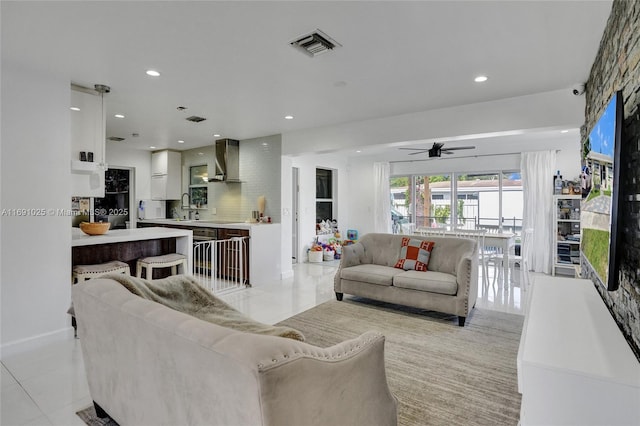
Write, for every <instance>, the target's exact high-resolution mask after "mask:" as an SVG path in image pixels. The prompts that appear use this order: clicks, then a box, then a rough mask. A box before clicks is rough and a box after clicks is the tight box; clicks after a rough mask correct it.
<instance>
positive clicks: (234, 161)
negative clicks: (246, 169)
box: [209, 139, 240, 183]
mask: <svg viewBox="0 0 640 426" xmlns="http://www.w3.org/2000/svg"><path fill="white" fill-rule="evenodd" d="M215 160H216V170H215V174H214V175H213V177H210V178H209V182H228V183H240V142H239V141H237V140H234V139H218V140H217V141H216V158H215Z"/></svg>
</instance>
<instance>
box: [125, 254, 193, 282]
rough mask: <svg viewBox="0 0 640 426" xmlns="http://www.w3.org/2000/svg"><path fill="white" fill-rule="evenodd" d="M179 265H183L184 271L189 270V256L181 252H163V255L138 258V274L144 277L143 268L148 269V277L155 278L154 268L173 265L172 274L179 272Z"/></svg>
mask: <svg viewBox="0 0 640 426" xmlns="http://www.w3.org/2000/svg"><path fill="white" fill-rule="evenodd" d="M178 265H182V273H183V274H185V273H186V272H187V256H185V255H184V254H180V253H170V254H163V255H162V256H149V257H143V258H142V259H138V263H137V265H136V276H137V277H138V278H142V268H145V269H146V278H147V279H148V280H152V279H153V268H169V267H171V275H177V274H178Z"/></svg>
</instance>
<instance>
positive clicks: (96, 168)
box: [69, 88, 106, 197]
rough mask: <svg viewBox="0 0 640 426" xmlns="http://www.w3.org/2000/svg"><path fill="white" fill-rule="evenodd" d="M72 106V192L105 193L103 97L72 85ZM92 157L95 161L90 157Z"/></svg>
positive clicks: (86, 195)
mask: <svg viewBox="0 0 640 426" xmlns="http://www.w3.org/2000/svg"><path fill="white" fill-rule="evenodd" d="M70 107H71V108H72V109H70V110H69V114H70V120H69V121H70V126H71V129H70V130H71V153H70V154H71V195H73V196H82V197H104V171H105V169H106V164H105V159H104V144H105V129H104V122H105V120H104V115H103V114H104V113H103V108H102V99H101V97H100V96H99V95H97V94H92V93H90V92H85V91H81V90H75V89H73V88H72V89H71V98H70ZM81 153H84V154H83V155H81ZM91 159H92V160H93V161H89V160H91Z"/></svg>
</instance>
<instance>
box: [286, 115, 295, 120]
mask: <svg viewBox="0 0 640 426" xmlns="http://www.w3.org/2000/svg"><path fill="white" fill-rule="evenodd" d="M284 119H285V120H293V115H285V116H284Z"/></svg>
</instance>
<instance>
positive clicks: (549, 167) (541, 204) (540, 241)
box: [520, 151, 556, 274]
mask: <svg viewBox="0 0 640 426" xmlns="http://www.w3.org/2000/svg"><path fill="white" fill-rule="evenodd" d="M555 167H556V152H555V151H536V152H523V153H522V157H521V159H520V171H521V173H522V191H523V197H524V207H523V216H522V229H523V231H524V230H527V229H532V230H533V233H532V234H531V238H528V241H527V242H526V243H527V244H528V246H527V250H523V253H526V255H527V259H526V263H527V264H528V265H529V269H530V270H532V271H535V272H544V273H546V274H549V273H551V269H552V267H553V265H552V263H553V237H554V230H553V210H552V209H553V176H554V174H555Z"/></svg>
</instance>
